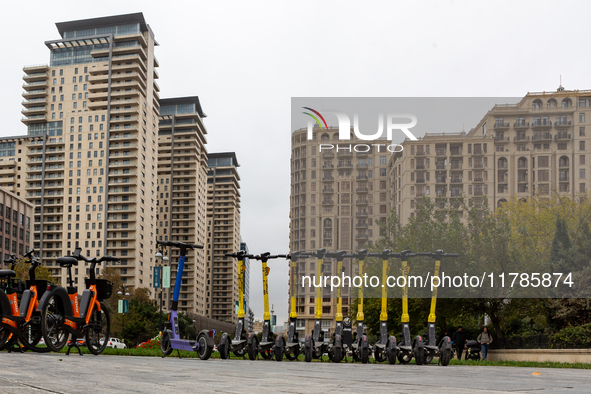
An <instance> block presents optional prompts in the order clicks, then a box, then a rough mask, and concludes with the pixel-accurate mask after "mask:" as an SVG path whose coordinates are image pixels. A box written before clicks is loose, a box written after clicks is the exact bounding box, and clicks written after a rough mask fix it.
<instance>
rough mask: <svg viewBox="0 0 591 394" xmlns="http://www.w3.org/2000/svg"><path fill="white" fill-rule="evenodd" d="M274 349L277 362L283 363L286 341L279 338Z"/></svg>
mask: <svg viewBox="0 0 591 394" xmlns="http://www.w3.org/2000/svg"><path fill="white" fill-rule="evenodd" d="M274 349H275V351H274V352H275V361H283V351H284V350H285V339H283V337H279V338H277V340H276V341H275V347H274Z"/></svg>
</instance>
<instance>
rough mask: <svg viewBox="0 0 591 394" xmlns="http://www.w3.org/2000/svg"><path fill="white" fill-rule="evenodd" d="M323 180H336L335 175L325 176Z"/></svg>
mask: <svg viewBox="0 0 591 394" xmlns="http://www.w3.org/2000/svg"><path fill="white" fill-rule="evenodd" d="M322 181H323V182H332V181H334V177H333V176H325V177H323V178H322Z"/></svg>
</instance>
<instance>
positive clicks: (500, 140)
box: [495, 135, 509, 144]
mask: <svg viewBox="0 0 591 394" xmlns="http://www.w3.org/2000/svg"><path fill="white" fill-rule="evenodd" d="M495 142H496V143H497V144H503V143H507V142H509V137H499V136H496V135H495Z"/></svg>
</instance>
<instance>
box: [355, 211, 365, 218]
mask: <svg viewBox="0 0 591 394" xmlns="http://www.w3.org/2000/svg"><path fill="white" fill-rule="evenodd" d="M355 216H356V217H358V218H364V217H367V211H359V212H357V213H356V214H355Z"/></svg>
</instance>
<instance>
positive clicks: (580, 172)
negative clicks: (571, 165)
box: [579, 168, 585, 179]
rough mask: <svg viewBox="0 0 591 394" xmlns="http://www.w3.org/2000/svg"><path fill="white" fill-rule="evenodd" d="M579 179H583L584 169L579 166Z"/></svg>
mask: <svg viewBox="0 0 591 394" xmlns="http://www.w3.org/2000/svg"><path fill="white" fill-rule="evenodd" d="M579 179H585V169H584V168H581V169H580V170H579Z"/></svg>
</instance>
